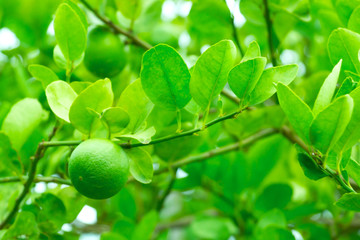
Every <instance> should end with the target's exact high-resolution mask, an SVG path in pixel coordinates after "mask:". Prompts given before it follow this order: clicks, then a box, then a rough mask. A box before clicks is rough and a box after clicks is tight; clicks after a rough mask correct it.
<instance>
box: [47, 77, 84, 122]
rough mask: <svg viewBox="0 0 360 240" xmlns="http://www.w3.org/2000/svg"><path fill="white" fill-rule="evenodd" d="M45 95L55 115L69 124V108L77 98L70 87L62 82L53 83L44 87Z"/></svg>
mask: <svg viewBox="0 0 360 240" xmlns="http://www.w3.org/2000/svg"><path fill="white" fill-rule="evenodd" d="M45 94H46V98H47V101H48V103H49V106H50V108H51V110H52V111H53V112H54V113H55V115H56V116H58V117H59V118H61V119H63V120H65V121H66V122H70V120H69V111H70V107H71V105H72V104H73V102H74V100H75V99H76V97H77V96H78V95H77V94H76V92H75V91H74V90H73V89H72V88H71V86H70V85H69V84H68V83H66V82H64V81H55V82H52V83H50V84H49V85H48V86H47V87H46V90H45Z"/></svg>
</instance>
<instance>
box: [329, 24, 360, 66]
mask: <svg viewBox="0 0 360 240" xmlns="http://www.w3.org/2000/svg"><path fill="white" fill-rule="evenodd" d="M359 48H360V35H359V34H358V33H355V32H353V31H350V30H348V29H345V28H338V29H336V30H334V31H333V32H332V33H331V35H330V37H329V41H328V50H329V56H330V60H331V62H332V63H333V64H335V63H337V62H339V61H340V59H342V60H343V63H342V69H344V70H349V71H351V72H355V73H360V62H359V59H358V51H359Z"/></svg>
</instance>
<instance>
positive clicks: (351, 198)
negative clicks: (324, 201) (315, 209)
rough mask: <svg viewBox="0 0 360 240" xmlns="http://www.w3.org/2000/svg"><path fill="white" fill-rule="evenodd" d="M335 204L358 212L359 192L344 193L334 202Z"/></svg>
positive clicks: (359, 204)
mask: <svg viewBox="0 0 360 240" xmlns="http://www.w3.org/2000/svg"><path fill="white" fill-rule="evenodd" d="M335 205H336V206H338V207H341V208H344V209H346V210H350V211H356V212H360V194H359V193H345V194H344V195H342V196H341V198H340V199H339V200H338V201H337V202H336V203H335Z"/></svg>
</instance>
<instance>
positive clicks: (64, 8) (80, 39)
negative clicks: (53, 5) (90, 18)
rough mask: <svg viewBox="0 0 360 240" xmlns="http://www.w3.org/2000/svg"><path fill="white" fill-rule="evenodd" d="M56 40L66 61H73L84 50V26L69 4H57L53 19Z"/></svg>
mask: <svg viewBox="0 0 360 240" xmlns="http://www.w3.org/2000/svg"><path fill="white" fill-rule="evenodd" d="M54 29H55V37H56V41H57V43H58V44H59V47H60V49H61V51H62V53H63V54H64V56H65V58H66V59H67V60H68V61H75V60H76V59H78V58H79V57H80V56H81V54H82V53H83V52H84V50H85V46H86V28H85V26H84V24H83V23H82V21H81V18H80V17H79V15H78V14H77V13H76V11H75V10H73V9H72V8H71V7H70V5H69V4H67V3H62V4H60V5H59V7H58V9H57V11H56V13H55V20H54Z"/></svg>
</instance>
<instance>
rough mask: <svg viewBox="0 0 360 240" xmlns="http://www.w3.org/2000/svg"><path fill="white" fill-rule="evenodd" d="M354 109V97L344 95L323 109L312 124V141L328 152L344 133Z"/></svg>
mask: <svg viewBox="0 0 360 240" xmlns="http://www.w3.org/2000/svg"><path fill="white" fill-rule="evenodd" d="M352 110H353V99H352V98H351V97H350V96H349V95H344V96H342V97H340V98H338V99H336V100H335V101H334V102H333V103H332V104H330V105H329V106H328V107H327V108H325V109H324V110H323V111H321V112H320V113H319V114H318V115H317V116H316V118H315V119H314V121H313V123H312V124H311V126H310V141H311V142H312V144H313V145H314V146H315V147H316V148H317V149H319V150H320V151H321V152H322V153H323V154H327V153H328V152H329V151H330V150H331V149H332V148H333V146H334V145H335V143H336V142H337V141H338V140H339V138H340V137H341V135H342V134H343V133H344V131H345V128H346V126H347V124H348V123H349V121H350V118H351V113H352Z"/></svg>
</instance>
